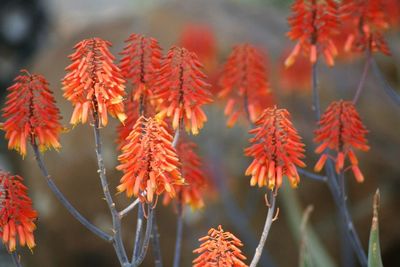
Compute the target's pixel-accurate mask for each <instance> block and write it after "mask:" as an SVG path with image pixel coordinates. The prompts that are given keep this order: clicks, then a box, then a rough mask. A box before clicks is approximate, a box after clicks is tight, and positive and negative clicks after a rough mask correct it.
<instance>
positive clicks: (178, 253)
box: [173, 194, 183, 267]
mask: <svg viewBox="0 0 400 267" xmlns="http://www.w3.org/2000/svg"><path fill="white" fill-rule="evenodd" d="M181 198H182V196H181V194H180V196H179V199H178V218H177V222H176V239H175V254H174V263H173V267H179V262H180V259H181V250H182V248H181V247H182V234H183V206H182V199H181Z"/></svg>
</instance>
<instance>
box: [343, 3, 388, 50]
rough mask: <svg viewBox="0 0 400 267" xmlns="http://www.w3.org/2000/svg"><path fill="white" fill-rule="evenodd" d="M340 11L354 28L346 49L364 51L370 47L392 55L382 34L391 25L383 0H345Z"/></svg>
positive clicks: (348, 38)
mask: <svg viewBox="0 0 400 267" xmlns="http://www.w3.org/2000/svg"><path fill="white" fill-rule="evenodd" d="M340 13H341V15H342V18H343V20H344V21H345V22H347V23H348V24H350V25H351V26H350V28H351V29H353V30H352V31H351V33H349V35H348V37H347V41H346V43H345V50H346V51H356V52H362V51H365V50H366V49H369V50H370V51H371V52H379V51H380V52H382V53H383V54H385V55H390V50H389V47H388V45H387V43H386V41H385V39H384V37H383V34H382V32H383V31H384V30H385V29H387V28H388V26H389V23H388V19H387V15H386V14H385V12H384V3H383V1H382V0H344V1H342V5H341V12H340Z"/></svg>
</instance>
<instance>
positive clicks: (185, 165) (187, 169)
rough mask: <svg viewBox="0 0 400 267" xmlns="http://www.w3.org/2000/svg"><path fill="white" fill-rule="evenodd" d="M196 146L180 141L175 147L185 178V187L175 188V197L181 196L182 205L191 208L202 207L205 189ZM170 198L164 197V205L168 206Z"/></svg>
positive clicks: (205, 179)
mask: <svg viewBox="0 0 400 267" xmlns="http://www.w3.org/2000/svg"><path fill="white" fill-rule="evenodd" d="M196 148H197V145H196V144H195V143H192V142H189V141H180V142H179V143H178V145H177V149H176V150H177V154H178V157H179V160H180V162H181V164H182V169H181V171H182V176H183V177H184V178H185V181H186V183H187V184H186V185H184V186H181V185H178V186H175V191H176V193H177V195H179V194H181V200H180V201H182V203H183V204H187V205H190V206H191V207H192V208H196V209H198V208H202V207H203V206H204V201H203V195H204V193H205V189H206V188H207V178H206V176H205V174H204V171H203V170H202V161H201V159H200V157H199V156H198V155H197V154H196V152H195V150H196ZM170 201H171V198H170V197H169V196H168V195H165V197H164V204H168V203H169V202H170Z"/></svg>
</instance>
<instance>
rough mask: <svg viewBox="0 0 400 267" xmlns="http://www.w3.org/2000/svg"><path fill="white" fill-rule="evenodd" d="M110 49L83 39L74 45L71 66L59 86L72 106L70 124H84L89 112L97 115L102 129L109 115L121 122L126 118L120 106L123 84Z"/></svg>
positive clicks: (103, 43)
mask: <svg viewBox="0 0 400 267" xmlns="http://www.w3.org/2000/svg"><path fill="white" fill-rule="evenodd" d="M110 46H111V43H110V42H108V41H105V40H102V39H100V38H91V39H86V40H83V41H81V42H79V43H78V44H76V45H75V47H74V48H75V52H74V53H73V54H71V55H70V56H69V58H70V59H71V61H72V64H71V65H69V66H68V67H67V68H66V70H67V71H68V74H67V75H66V76H65V77H64V79H63V81H62V83H63V90H64V97H65V98H66V99H68V100H69V101H71V102H72V105H73V106H74V111H73V114H72V117H71V120H70V122H71V124H78V123H79V122H82V123H86V122H87V120H88V116H89V112H91V113H94V114H98V116H99V120H100V125H102V126H106V125H107V123H108V118H107V116H108V115H107V114H108V113H110V114H111V115H112V116H113V117H117V118H118V119H119V120H120V121H121V122H123V121H124V120H125V119H126V115H125V113H124V104H123V103H122V101H123V98H124V96H125V86H124V83H125V81H124V79H123V78H122V75H121V71H120V69H119V68H118V67H117V66H116V65H115V64H114V63H113V61H114V56H113V55H111V53H110V51H109V47H110Z"/></svg>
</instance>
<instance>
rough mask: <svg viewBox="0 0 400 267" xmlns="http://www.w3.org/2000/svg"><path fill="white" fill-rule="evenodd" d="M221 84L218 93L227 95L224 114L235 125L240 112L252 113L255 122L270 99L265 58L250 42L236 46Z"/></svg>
mask: <svg viewBox="0 0 400 267" xmlns="http://www.w3.org/2000/svg"><path fill="white" fill-rule="evenodd" d="M219 84H220V86H221V88H222V90H221V91H220V92H219V94H218V97H221V98H222V97H227V98H228V102H227V104H226V107H225V115H227V116H228V121H227V125H228V126H229V127H232V126H233V125H234V124H235V123H236V121H237V119H238V118H239V116H240V114H246V113H247V112H248V113H249V116H250V120H251V121H252V122H254V121H255V120H256V119H257V118H258V116H259V115H260V114H261V113H262V110H263V108H265V106H267V105H268V104H270V103H269V101H270V98H269V89H268V81H267V72H266V66H265V58H264V56H263V55H262V53H261V52H260V51H259V50H257V48H255V47H253V46H252V45H249V44H241V45H237V46H235V47H234V48H233V51H232V53H231V54H230V55H229V57H228V60H227V62H226V63H225V67H224V71H223V73H222V76H221V78H220V81H219Z"/></svg>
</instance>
